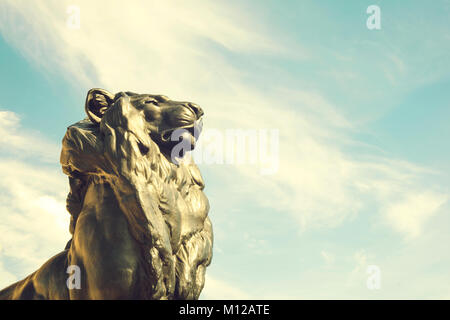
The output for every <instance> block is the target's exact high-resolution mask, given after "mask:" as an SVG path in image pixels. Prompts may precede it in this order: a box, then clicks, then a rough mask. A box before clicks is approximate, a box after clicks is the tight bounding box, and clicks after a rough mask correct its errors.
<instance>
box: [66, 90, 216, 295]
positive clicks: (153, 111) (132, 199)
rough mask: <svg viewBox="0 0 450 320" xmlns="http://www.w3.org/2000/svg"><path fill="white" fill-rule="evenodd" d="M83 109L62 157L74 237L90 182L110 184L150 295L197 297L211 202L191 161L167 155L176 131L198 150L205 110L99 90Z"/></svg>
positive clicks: (208, 251)
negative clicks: (83, 114) (139, 251)
mask: <svg viewBox="0 0 450 320" xmlns="http://www.w3.org/2000/svg"><path fill="white" fill-rule="evenodd" d="M85 110H86V113H87V116H88V119H85V120H82V121H80V122H78V123H76V124H74V125H72V126H70V127H69V128H68V130H67V133H66V136H65V137H64V139H63V149H62V153H61V164H62V167H63V171H64V172H65V173H66V174H68V175H69V177H70V185H71V191H70V193H69V195H68V198H67V207H68V210H69V212H70V213H71V215H72V221H71V233H74V232H76V231H75V230H76V229H75V227H76V221H77V217H78V215H79V214H80V212H82V210H83V199H84V198H85V195H86V192H88V190H90V189H89V185H90V184H107V185H108V186H110V188H111V189H112V190H113V191H114V194H115V198H116V199H117V202H118V204H119V206H120V210H121V212H122V213H123V214H124V215H125V216H126V218H127V221H128V227H129V231H130V233H131V234H132V236H133V237H134V238H135V239H136V241H137V242H138V243H140V244H141V245H142V248H143V249H142V251H143V258H142V259H143V261H144V262H143V264H146V268H147V279H150V280H149V282H150V283H151V284H150V286H151V287H153V293H152V294H151V295H152V297H153V298H154V297H170V296H174V297H198V294H199V293H200V290H201V288H202V287H203V283H204V270H205V267H206V265H208V264H209V262H210V259H211V255H212V231H211V225H210V222H209V219H207V214H208V211H209V203H208V200H207V198H206V196H205V195H204V194H203V192H202V190H203V187H204V184H203V179H202V177H201V175H200V172H199V170H198V168H197V167H196V166H195V164H193V163H191V162H189V163H183V162H182V161H178V160H177V161H174V160H175V159H174V156H173V155H172V154H171V153H172V150H173V149H174V146H175V145H176V144H177V143H178V141H177V139H173V136H174V135H173V133H174V132H175V131H179V130H182V131H181V134H178V136H177V138H178V139H179V138H180V137H181V138H182V140H183V141H188V142H189V148H191V149H192V148H194V147H195V143H196V141H197V139H198V135H199V132H200V130H201V124H202V116H203V110H202V109H201V108H200V107H199V106H198V105H196V104H194V103H191V102H179V101H173V100H170V99H169V98H167V97H166V96H164V95H152V94H136V93H132V92H120V93H117V94H111V93H110V92H108V91H106V90H103V89H91V90H90V91H89V92H88V94H87V98H86V104H85ZM183 156H184V152H182V153H180V154H176V155H175V157H176V158H177V159H179V158H183ZM80 232H81V231H80ZM179 279H183V281H182V282H180V281H179Z"/></svg>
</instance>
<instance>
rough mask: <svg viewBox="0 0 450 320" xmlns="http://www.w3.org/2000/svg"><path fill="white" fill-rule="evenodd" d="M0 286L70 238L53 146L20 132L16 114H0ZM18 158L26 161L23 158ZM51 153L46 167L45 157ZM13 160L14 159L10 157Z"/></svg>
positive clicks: (28, 270) (37, 264)
mask: <svg viewBox="0 0 450 320" xmlns="http://www.w3.org/2000/svg"><path fill="white" fill-rule="evenodd" d="M0 136H1V139H3V140H2V144H1V146H2V154H1V155H0V176H1V179H0V287H3V286H6V285H8V284H10V283H11V282H12V281H13V280H18V278H19V277H24V276H25V275H26V274H28V273H31V272H32V271H34V270H36V269H37V268H38V267H40V265H41V264H42V263H44V262H45V261H46V260H47V259H48V258H50V257H51V256H53V255H55V254H56V253H58V252H59V251H61V250H63V248H64V245H65V243H66V242H67V241H68V240H69V239H70V234H69V232H68V222H69V214H68V213H67V211H66V210H65V196H66V194H67V191H68V188H67V186H66V185H67V181H66V179H65V177H64V175H63V173H62V172H61V170H59V166H58V165H57V163H58V158H57V157H55V156H56V155H55V149H56V148H57V146H56V145H54V144H53V143H51V142H48V141H46V140H45V139H44V138H36V135H32V134H31V133H30V132H28V131H27V130H24V129H23V128H20V121H19V118H18V116H17V115H16V114H15V113H13V112H11V111H2V112H0ZM22 154H26V155H27V157H28V158H30V159H32V161H29V160H27V157H24V158H21V155H22ZM51 155H53V159H52V162H54V163H55V164H56V165H50V164H49V163H48V162H49V161H50V160H49V157H50V156H51ZM11 158H13V159H11Z"/></svg>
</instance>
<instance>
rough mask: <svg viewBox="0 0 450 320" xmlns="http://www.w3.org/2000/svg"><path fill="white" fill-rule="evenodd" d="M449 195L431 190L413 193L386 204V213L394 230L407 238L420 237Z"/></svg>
mask: <svg viewBox="0 0 450 320" xmlns="http://www.w3.org/2000/svg"><path fill="white" fill-rule="evenodd" d="M447 199H448V197H447V196H445V195H439V194H435V193H431V192H424V193H418V194H415V193H411V194H408V196H407V197H405V198H404V199H402V200H400V201H396V202H394V203H391V204H389V205H388V206H386V208H385V211H384V215H385V218H386V220H387V223H389V225H390V226H391V227H392V228H394V230H396V231H398V232H401V233H403V234H405V236H406V237H407V238H415V237H418V236H419V235H420V234H421V233H422V229H423V226H424V225H425V223H426V222H427V221H428V220H429V219H430V218H431V216H432V215H433V214H435V213H436V211H437V210H438V209H439V207H440V206H442V205H443V204H444V203H445V202H446V201H447Z"/></svg>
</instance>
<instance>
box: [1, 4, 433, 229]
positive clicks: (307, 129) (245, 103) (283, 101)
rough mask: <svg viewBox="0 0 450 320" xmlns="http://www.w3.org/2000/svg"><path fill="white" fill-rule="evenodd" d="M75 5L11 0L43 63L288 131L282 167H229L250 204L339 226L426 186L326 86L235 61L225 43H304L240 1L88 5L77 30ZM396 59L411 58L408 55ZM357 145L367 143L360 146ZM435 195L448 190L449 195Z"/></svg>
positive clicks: (239, 123) (15, 23) (16, 39)
mask: <svg viewBox="0 0 450 320" xmlns="http://www.w3.org/2000/svg"><path fill="white" fill-rule="evenodd" d="M69 4H73V3H72V2H69V1H46V2H38V3H36V4H35V5H33V6H30V5H29V4H28V2H26V1H16V0H14V1H4V2H2V5H1V7H2V11H3V15H4V16H3V18H4V19H0V30H1V31H2V33H3V35H4V36H5V38H6V39H8V41H10V42H12V43H13V44H14V45H15V46H17V47H18V48H19V49H20V50H21V51H22V52H23V53H24V54H25V56H27V57H28V58H30V59H31V60H33V61H34V62H35V63H36V64H38V65H39V66H44V67H47V70H55V68H56V69H57V70H62V73H63V74H64V75H65V76H66V77H68V78H70V79H76V80H77V81H75V82H78V83H81V85H82V86H83V87H85V88H86V89H87V88H89V87H98V86H104V87H106V88H108V89H110V90H112V91H114V90H119V89H120V90H132V91H136V92H148V91H151V92H154V93H157V92H159V93H165V94H168V95H169V96H171V97H173V98H176V99H183V100H194V101H195V102H198V103H200V104H201V105H203V106H204V108H205V109H206V116H207V118H206V122H205V126H207V127H210V128H214V127H216V128H244V129H245V128H275V129H279V130H280V139H281V143H280V170H279V172H278V173H277V174H276V175H273V176H261V175H259V172H258V170H252V168H248V166H244V167H238V166H234V167H232V168H231V170H233V174H232V175H230V174H229V172H230V171H229V170H227V172H226V174H227V175H228V176H235V175H242V176H244V177H245V178H246V184H245V185H242V186H241V189H240V195H242V197H243V198H242V199H243V200H245V201H247V199H249V197H250V198H251V199H253V201H258V202H259V203H260V204H261V205H263V206H268V207H271V208H273V209H275V210H278V211H284V212H289V213H290V214H291V215H292V217H293V218H294V219H295V220H296V221H297V222H298V224H299V226H300V228H301V229H302V230H303V229H305V228H308V227H314V226H319V227H323V226H326V227H333V226H337V225H339V224H341V223H342V222H343V221H345V220H346V219H348V218H351V217H354V216H355V215H357V214H358V213H359V212H361V211H362V210H364V209H369V208H372V209H373V210H378V211H379V210H380V208H381V207H382V206H384V205H385V204H386V203H391V201H392V199H401V198H410V197H411V196H412V195H413V194H415V193H417V192H419V193H422V192H424V191H425V188H424V187H422V186H421V181H420V178H421V177H423V170H422V169H417V168H416V167H414V166H412V165H410V164H408V163H407V162H405V161H398V160H391V159H388V158H387V157H386V156H384V155H382V154H380V153H378V152H376V151H374V149H373V148H370V147H367V146H365V147H364V146H361V145H358V143H355V141H352V138H351V135H352V132H354V131H355V130H357V128H355V127H354V126H353V125H352V122H351V121H350V119H347V118H346V117H344V116H343V115H342V114H341V112H339V108H337V106H335V105H334V104H333V103H332V102H330V101H328V100H327V99H326V98H325V97H323V96H322V95H321V94H320V93H318V92H312V91H306V90H298V89H297V88H283V89H277V88H272V89H270V90H265V91H262V90H260V89H257V88H255V87H254V86H252V85H250V84H249V83H251V81H250V80H249V77H250V79H251V75H250V74H245V73H244V71H243V70H242V69H240V68H238V67H236V66H234V65H233V61H232V60H230V59H229V58H226V55H224V54H223V52H224V50H228V51H232V52H234V53H239V54H241V55H246V54H249V53H251V54H254V55H258V54H266V55H267V54H269V55H270V54H280V53H281V54H286V55H291V54H292V51H293V50H294V49H290V50H289V49H287V46H285V45H284V44H283V43H280V41H277V40H273V39H275V38H274V37H271V36H270V33H269V32H268V30H267V29H264V27H263V26H262V24H260V23H259V22H258V21H256V20H255V19H252V17H251V16H246V19H242V16H241V15H242V13H240V12H239V10H236V9H235V8H233V7H232V6H230V5H217V4H214V5H213V4H208V5H205V4H204V3H203V5H201V6H196V5H194V4H192V3H191V2H189V4H187V3H185V2H182V1H176V2H145V3H144V2H139V5H131V4H128V5H127V6H123V5H119V4H118V3H117V5H115V3H114V2H111V1H95V2H92V1H77V3H76V4H77V5H79V6H80V10H81V11H80V13H81V28H80V29H76V30H73V29H70V28H68V27H67V26H66V20H67V18H68V17H67V13H66V8H67V6H68V5H69ZM194 8H195V9H194ZM293 45H294V44H293ZM217 46H218V47H217ZM43 57H45V59H44V58H43ZM392 59H394V58H393V57H391V60H392ZM393 61H394V62H395V61H396V62H397V64H398V65H399V66H401V63H400V62H399V60H398V59H394V60H393ZM399 68H400V67H399ZM244 79H245V80H244ZM72 82H73V81H72ZM349 147H350V148H356V147H358V148H360V149H358V151H357V152H351V153H349V152H346V151H345V150H346V149H348V148H349ZM361 154H365V155H371V157H370V158H369V157H368V156H366V157H365V158H362V157H361V156H360V155H361ZM258 169H259V168H258ZM219 171H220V170H217V172H219ZM215 174H216V175H218V174H220V173H215ZM223 178H224V179H226V178H227V177H223ZM218 179H222V177H219V178H218ZM254 186H258V190H259V192H258V193H257V194H255V192H254ZM230 192H233V191H231V190H230ZM430 193H432V194H430V197H434V198H440V197H442V194H441V193H440V192H439V191H436V192H431V191H430ZM274 196H275V198H276V199H277V201H275V202H274V201H272V199H273V197H274ZM368 200H370V202H371V204H370V205H368ZM427 203H428V204H429V205H430V206H429V207H427ZM423 204H424V207H422V209H423V210H424V211H426V212H433V211H434V210H435V209H437V207H436V206H434V204H433V203H430V202H423ZM369 206H370V207H369ZM428 214H431V213H428ZM415 217H416V218H417V219H416V220H417V221H416V222H414V223H416V224H419V225H420V224H421V223H422V222H423V221H424V220H423V219H420V218H419V217H421V214H416V215H415V216H414V217H413V218H412V219H414V218H415ZM396 230H398V229H396Z"/></svg>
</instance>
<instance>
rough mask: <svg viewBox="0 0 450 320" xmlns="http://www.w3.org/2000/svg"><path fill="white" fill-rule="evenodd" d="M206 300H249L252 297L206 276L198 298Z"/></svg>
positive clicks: (223, 282) (215, 278)
mask: <svg viewBox="0 0 450 320" xmlns="http://www.w3.org/2000/svg"><path fill="white" fill-rule="evenodd" d="M200 298H201V299H207V300H216V299H220V300H251V299H252V296H251V295H249V294H248V293H246V292H244V291H243V290H241V289H239V288H237V287H235V286H233V285H230V284H228V283H227V282H225V281H222V280H219V279H217V277H213V276H210V275H209V274H206V280H205V288H204V289H203V291H202V294H201V296H200Z"/></svg>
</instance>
